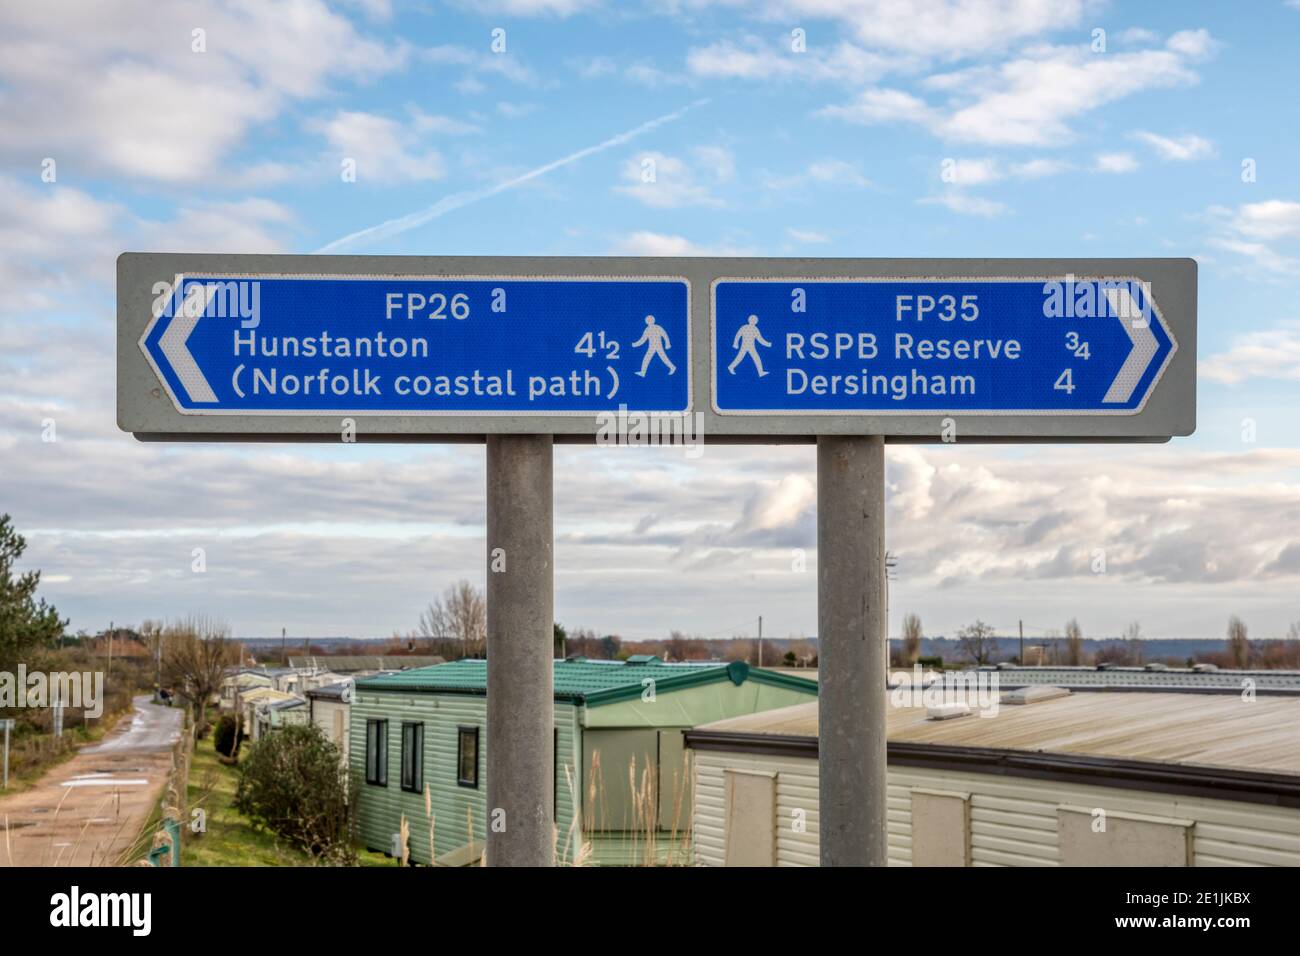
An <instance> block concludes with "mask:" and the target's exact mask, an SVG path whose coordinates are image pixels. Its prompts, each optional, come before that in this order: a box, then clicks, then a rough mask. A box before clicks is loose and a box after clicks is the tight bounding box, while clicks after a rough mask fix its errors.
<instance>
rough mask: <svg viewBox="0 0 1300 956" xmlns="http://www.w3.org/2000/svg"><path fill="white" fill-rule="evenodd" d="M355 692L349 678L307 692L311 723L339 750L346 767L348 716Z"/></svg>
mask: <svg viewBox="0 0 1300 956" xmlns="http://www.w3.org/2000/svg"><path fill="white" fill-rule="evenodd" d="M354 690H355V688H354V685H353V681H352V679H351V678H347V679H345V680H341V681H339V682H337V683H334V684H326V685H325V686H324V687H316V688H314V689H312V690H309V691H307V707H308V714H309V717H310V719H311V723H313V724H315V725H316V726H317V727H318V728H320V731H321V733H323V734H324V735H325V736H326V737H327V738H328V739H329V740H330V742H331V743H333V744H334V746H336V747H338V748H339V753H340V755H341V756H342V758H343V766H345V767H346V766H347V765H348V737H349V734H348V714H349V712H350V711H351V710H352V694H353V693H354Z"/></svg>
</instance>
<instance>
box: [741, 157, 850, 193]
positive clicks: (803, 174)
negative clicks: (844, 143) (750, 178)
mask: <svg viewBox="0 0 1300 956" xmlns="http://www.w3.org/2000/svg"><path fill="white" fill-rule="evenodd" d="M763 185H764V186H765V187H767V188H768V189H773V190H787V189H796V188H799V187H801V186H806V185H817V186H847V187H849V188H852V189H874V188H875V183H873V182H872V181H871V180H870V179H868V178H867V177H866V176H865V175H864V174H863V173H862V170H860V169H859V168H858V166H857V164H856V163H850V162H848V161H846V160H843V159H819V160H816V161H814V162H811V163H809V164H808V165H807V166H806V167H805V168H804V169H802V170H800V171H799V172H797V173H792V174H791V175H789V176H767V177H765V178H764V180H763Z"/></svg>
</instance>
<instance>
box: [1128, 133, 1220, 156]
mask: <svg viewBox="0 0 1300 956" xmlns="http://www.w3.org/2000/svg"><path fill="white" fill-rule="evenodd" d="M1133 135H1134V136H1136V137H1137V138H1138V139H1140V140H1142V142H1144V143H1146V144H1147V145H1148V146H1150V147H1151V148H1152V149H1154V150H1155V151H1156V152H1157V153H1158V154H1159V155H1160V158H1161V159H1167V160H1172V161H1174V162H1186V161H1188V160H1192V159H1203V158H1205V157H1206V156H1212V155H1213V154H1214V144H1213V143H1211V142H1210V141H1209V140H1208V139H1204V138H1202V137H1200V136H1197V135H1196V134H1194V133H1188V134H1187V135H1186V136H1179V137H1176V138H1171V137H1168V136H1160V135H1158V134H1156V133H1149V132H1147V131H1145V130H1139V131H1137V132H1135V133H1134V134H1133Z"/></svg>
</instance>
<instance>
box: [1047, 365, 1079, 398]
mask: <svg viewBox="0 0 1300 956" xmlns="http://www.w3.org/2000/svg"><path fill="white" fill-rule="evenodd" d="M1052 387H1053V388H1054V389H1056V390H1057V391H1058V392H1065V393H1066V394H1067V395H1073V394H1074V373H1073V372H1072V371H1071V370H1070V369H1068V368H1067V369H1066V370H1065V371H1064V372H1062V373H1061V376H1060V378H1058V379H1057V380H1056V384H1055V385H1053V386H1052Z"/></svg>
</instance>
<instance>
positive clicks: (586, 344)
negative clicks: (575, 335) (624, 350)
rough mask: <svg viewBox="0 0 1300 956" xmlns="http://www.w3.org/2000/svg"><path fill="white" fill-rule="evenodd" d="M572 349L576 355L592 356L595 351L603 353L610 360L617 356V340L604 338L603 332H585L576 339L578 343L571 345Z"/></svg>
mask: <svg viewBox="0 0 1300 956" xmlns="http://www.w3.org/2000/svg"><path fill="white" fill-rule="evenodd" d="M573 351H574V352H576V353H577V354H578V355H585V356H587V358H592V357H593V356H594V355H595V354H596V353H597V352H604V353H605V360H606V361H607V362H612V361H614V360H615V359H616V358H618V342H616V341H614V340H613V339H609V340H606V338H605V332H604V330H603V329H602V330H601V331H600V332H596V333H592V332H587V333H586V334H584V335H583V336H582V338H580V339H578V344H577V345H575V346H574V347H573Z"/></svg>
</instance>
